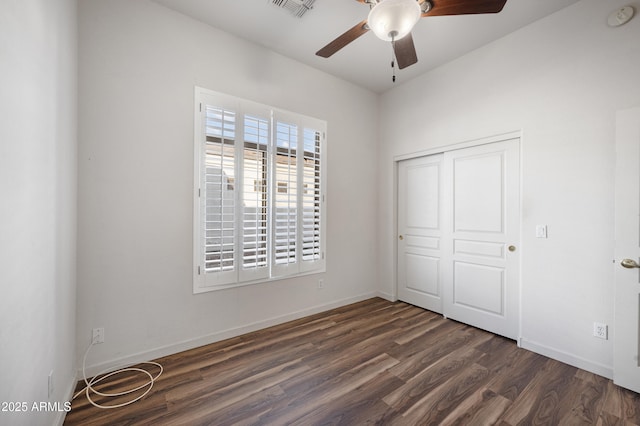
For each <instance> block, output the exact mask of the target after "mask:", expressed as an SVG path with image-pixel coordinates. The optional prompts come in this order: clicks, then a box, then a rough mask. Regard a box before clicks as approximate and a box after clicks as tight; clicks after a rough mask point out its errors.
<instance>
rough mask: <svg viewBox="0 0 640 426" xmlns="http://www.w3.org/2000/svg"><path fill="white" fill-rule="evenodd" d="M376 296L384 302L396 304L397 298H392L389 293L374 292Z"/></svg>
mask: <svg viewBox="0 0 640 426" xmlns="http://www.w3.org/2000/svg"><path fill="white" fill-rule="evenodd" d="M376 296H378V297H381V298H383V299H385V300H388V301H389V302H397V301H398V298H397V297H394V295H393V294H391V293H387V292H386V291H378V292H376Z"/></svg>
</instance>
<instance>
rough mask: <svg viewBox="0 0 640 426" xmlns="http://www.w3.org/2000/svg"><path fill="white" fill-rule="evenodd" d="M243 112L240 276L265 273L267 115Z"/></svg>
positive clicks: (254, 276)
mask: <svg viewBox="0 0 640 426" xmlns="http://www.w3.org/2000/svg"><path fill="white" fill-rule="evenodd" d="M265 115H266V117H260V116H257V115H255V116H254V115H248V114H247V115H245V116H244V145H243V151H242V157H243V160H242V180H243V185H242V208H243V214H242V268H241V270H240V275H241V276H240V279H241V280H251V279H257V278H264V277H268V275H269V258H268V252H267V251H268V237H267V235H268V223H269V211H268V191H267V188H268V187H267V178H268V172H269V170H268V146H269V138H270V117H269V114H265Z"/></svg>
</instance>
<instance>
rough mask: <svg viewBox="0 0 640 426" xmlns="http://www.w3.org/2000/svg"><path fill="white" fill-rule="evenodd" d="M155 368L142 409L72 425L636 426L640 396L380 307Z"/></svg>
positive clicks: (426, 315) (82, 413) (247, 338)
mask: <svg viewBox="0 0 640 426" xmlns="http://www.w3.org/2000/svg"><path fill="white" fill-rule="evenodd" d="M157 361H158V362H160V363H161V364H162V365H163V367H164V373H163V375H162V376H160V378H159V379H158V380H157V381H156V383H155V384H154V386H153V389H152V390H151V392H150V393H149V394H148V395H146V396H145V397H144V398H142V399H141V400H140V401H137V402H135V403H133V404H131V405H128V406H126V407H123V408H118V409H110V410H101V409H98V408H96V407H94V406H93V405H91V404H90V403H89V402H88V401H87V400H86V398H85V397H84V396H81V397H78V398H77V399H75V400H74V401H73V404H72V410H71V412H70V413H68V414H67V416H66V419H65V425H83V426H94V425H99V426H102V425H108V426H113V425H161V426H164V425H216V426H217V425H278V426H279V425H284V424H292V425H304V426H306V425H349V426H351V425H364V424H379V425H410V426H415V425H439V424H444V425H464V426H467V425H479V426H485V425H490V424H496V425H502V426H515V425H520V424H522V425H528V424H549V425H556V424H563V425H578V424H580V425H602V426H608V425H633V424H637V425H640V395H638V394H636V393H634V392H631V391H628V390H625V389H621V388H619V387H617V386H615V385H614V384H613V383H612V382H611V380H608V379H605V378H602V377H599V376H596V375H594V374H592V373H588V372H586V371H583V370H579V369H577V368H575V367H571V366H568V365H566V364H562V363H560V362H557V361H554V360H550V359H548V358H546V357H543V356H541V355H538V354H535V353H533V352H529V351H527V350H524V349H521V348H518V347H517V345H516V344H515V342H513V341H511V340H508V339H505V338H503V337H500V336H495V335H493V334H491V333H488V332H486V331H483V330H479V329H476V328H473V327H470V326H468V325H465V324H461V323H458V322H455V321H451V320H448V319H445V318H443V317H442V316H441V315H438V314H435V313H433V312H429V311H425V310H423V309H420V308H417V307H415V306H412V305H409V304H406V303H402V302H396V303H392V302H388V301H386V300H383V299H380V298H373V299H369V300H365V301H362V302H358V303H354V304H351V305H347V306H342V307H340V308H337V309H332V310H330V311H328V312H324V313H319V314H315V315H311V316H309V317H306V318H301V319H298V320H295V321H291V322H288V323H285V324H280V325H276V326H273V327H269V328H266V329H263V330H259V331H256V332H253V333H248V334H245V335H242V336H238V337H234V338H232V339H228V340H225V341H222V342H216V343H213V344H211V345H206V346H202V347H199V348H195V349H193V350H190V351H185V352H181V353H178V354H174V355H170V356H166V357H162V358H160V359H158V360H157ZM140 380H142V379H141V378H137V377H126V376H120V377H118V378H117V379H116V380H114V381H112V382H109V383H107V384H105V385H103V387H104V388H105V389H111V390H119V389H124V387H126V386H130V385H132V384H135V383H138V382H139V381H140ZM78 386H79V389H80V388H81V387H82V386H81V385H80V384H79V385H78ZM123 400H124V398H123V397H122V398H116V399H110V400H107V401H106V403H107V404H109V405H111V404H113V403H115V402H117V401H123Z"/></svg>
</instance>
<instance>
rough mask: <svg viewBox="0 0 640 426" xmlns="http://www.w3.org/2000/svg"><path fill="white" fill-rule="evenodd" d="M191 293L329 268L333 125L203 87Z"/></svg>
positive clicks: (197, 137) (200, 91)
mask: <svg viewBox="0 0 640 426" xmlns="http://www.w3.org/2000/svg"><path fill="white" fill-rule="evenodd" d="M195 116H196V120H195V138H194V139H195V146H194V147H195V149H194V154H195V167H194V169H195V179H194V180H195V197H194V269H195V272H194V292H195V293H200V292H204V291H210V290H215V289H222V288H229V287H233V286H238V285H244V284H251V283H256V282H261V281H268V280H272V279H278V278H284V277H291V276H296V275H301V274H307V273H317V272H323V271H324V268H325V260H324V258H325V254H324V253H325V249H324V247H325V238H324V222H325V213H324V212H325V196H324V186H325V185H324V174H325V173H324V169H325V157H324V149H325V134H326V123H325V122H324V121H321V120H317V119H312V118H309V117H305V116H302V115H298V114H294V113H290V112H286V111H282V110H277V109H274V108H271V107H268V106H266V105H260V104H257V103H253V102H249V101H245V100H242V99H237V98H234V97H230V96H227V95H223V94H219V93H215V92H211V91H208V90H206V89H201V88H196V114H195Z"/></svg>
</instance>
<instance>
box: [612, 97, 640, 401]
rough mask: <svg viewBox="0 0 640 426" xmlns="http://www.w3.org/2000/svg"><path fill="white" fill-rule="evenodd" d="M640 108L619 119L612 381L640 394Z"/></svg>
mask: <svg viewBox="0 0 640 426" xmlns="http://www.w3.org/2000/svg"><path fill="white" fill-rule="evenodd" d="M639 168H640V108H633V109H630V110H624V111H619V112H618V114H617V115H616V182H615V183H616V185H615V187H616V189H615V239H616V246H615V258H616V263H615V266H614V267H615V322H614V333H613V339H614V344H613V381H614V382H615V383H616V384H618V385H620V386H623V387H625V388H628V389H631V390H633V391H635V392H640V360H639V359H638V354H639V353H640V348H639V346H640V339H639V333H640V315H639V313H640V274H639V271H640V269H637V268H624V267H622V265H621V261H622V260H623V259H631V260H635V261H636V262H640V236H639V235H640V223H639V220H640V170H639Z"/></svg>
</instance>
